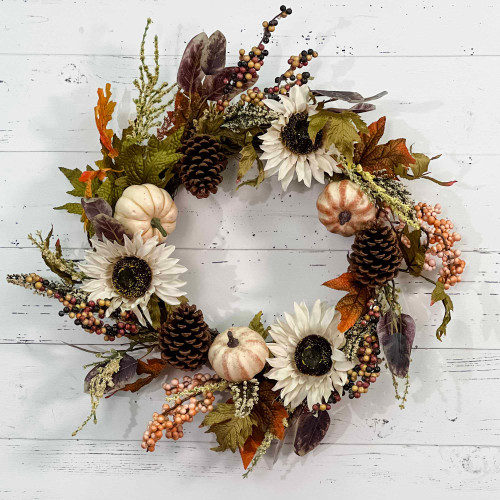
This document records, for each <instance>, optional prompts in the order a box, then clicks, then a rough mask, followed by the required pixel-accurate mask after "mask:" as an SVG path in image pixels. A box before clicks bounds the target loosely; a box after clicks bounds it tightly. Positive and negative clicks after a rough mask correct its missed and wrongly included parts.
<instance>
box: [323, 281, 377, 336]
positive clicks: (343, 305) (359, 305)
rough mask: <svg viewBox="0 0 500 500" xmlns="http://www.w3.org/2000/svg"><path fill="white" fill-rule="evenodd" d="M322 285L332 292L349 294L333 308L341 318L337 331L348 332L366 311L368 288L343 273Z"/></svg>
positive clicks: (368, 295)
mask: <svg viewBox="0 0 500 500" xmlns="http://www.w3.org/2000/svg"><path fill="white" fill-rule="evenodd" d="M323 285H324V286H327V287H328V288H333V289H334V290H342V291H344V292H349V293H348V294H347V295H344V297H342V298H341V299H340V300H339V301H338V303H337V305H336V307H335V309H337V311H339V312H340V316H341V318H340V323H339V330H340V331H341V332H345V331H347V330H349V328H351V327H352V326H354V323H356V321H357V320H358V319H359V317H360V316H361V315H362V314H363V312H364V311H365V309H366V303H367V301H368V299H369V297H370V290H369V288H367V287H365V286H363V285H362V284H361V283H359V282H357V281H356V280H355V279H354V276H353V274H352V273H350V272H347V273H344V274H342V275H340V276H339V277H338V278H335V279H333V280H329V281H326V282H325V283H323Z"/></svg>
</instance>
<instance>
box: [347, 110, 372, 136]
mask: <svg viewBox="0 0 500 500" xmlns="http://www.w3.org/2000/svg"><path fill="white" fill-rule="evenodd" d="M345 113H346V114H348V115H349V116H350V117H351V121H352V122H353V123H354V125H356V128H357V129H358V132H363V133H364V134H366V133H368V125H367V124H366V123H365V122H364V121H363V119H362V118H361V116H359V115H358V113H354V111H345Z"/></svg>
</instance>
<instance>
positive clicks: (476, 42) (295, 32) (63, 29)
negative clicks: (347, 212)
mask: <svg viewBox="0 0 500 500" xmlns="http://www.w3.org/2000/svg"><path fill="white" fill-rule="evenodd" d="M218 5H221V4H219V3H218V2H215V3H206V2H204V1H202V0H191V1H190V3H189V6H190V11H191V12H192V13H193V14H194V15H191V16H186V15H185V12H182V11H180V10H178V8H173V7H172V6H171V5H170V4H169V3H165V2H158V1H157V0H146V1H143V0H133V1H127V5H126V7H125V8H116V2H114V1H113V0H105V1H99V2H95V1H90V2H61V1H60V0H59V1H51V2H46V1H44V2H36V3H34V2H28V3H24V2H23V3H18V2H16V1H15V0H7V1H5V0H4V1H3V2H2V10H3V11H4V12H7V14H6V15H5V16H2V31H0V47H1V50H2V52H3V53H22V54H25V53H28V54H40V53H42V54H47V53H49V54H100V55H107V54H113V55H116V54H120V53H122V54H127V55H135V54H136V53H137V51H138V47H139V43H140V37H141V35H142V31H143V29H144V25H145V23H146V18H147V17H148V16H150V17H152V18H153V20H154V22H155V24H154V25H153V26H152V28H151V30H152V32H153V33H157V34H158V35H159V37H160V46H161V50H162V53H164V54H179V53H181V52H182V50H183V48H184V47H185V44H186V43H187V42H188V40H189V39H190V38H191V37H192V36H194V35H196V34H197V33H199V32H200V31H203V30H205V31H206V32H207V33H208V34H210V33H212V32H213V31H214V30H216V29H220V30H222V31H223V33H224V34H225V35H226V37H227V39H228V42H229V43H228V51H229V53H233V54H235V53H236V52H237V50H238V49H239V48H240V47H241V46H243V47H251V46H252V45H254V44H256V43H257V42H258V40H260V37H261V34H262V32H261V23H262V21H263V20H264V19H270V18H271V17H272V16H273V15H275V14H276V13H277V12H278V9H277V7H278V5H279V4H278V3H271V2H268V3H266V4H262V5H260V6H259V8H258V9H246V11H245V14H244V20H242V13H241V10H240V9H227V8H226V9H225V10H224V15H223V16H222V17H221V16H219V15H215V14H216V12H217V13H218V12H220V10H219V9H220V7H218ZM287 5H288V4H287ZM290 5H292V8H293V11H294V13H293V14H292V15H291V16H290V17H289V18H288V19H286V20H284V21H280V25H279V26H278V28H277V30H276V32H275V34H274V35H273V37H272V42H271V44H270V46H271V49H272V51H273V52H274V53H276V52H277V53H279V54H280V55H286V56H289V55H290V53H292V52H293V53H298V52H299V51H300V50H302V49H303V48H304V47H313V48H315V49H317V50H318V51H320V52H321V53H322V54H325V55H340V56H343V57H349V56H352V55H356V56H421V55H433V56H447V55H463V56H469V55H475V56H477V55H490V54H496V55H498V53H499V52H498V46H497V45H496V44H494V43H492V41H493V40H495V39H496V37H497V30H496V23H495V20H496V19H497V18H498V16H499V15H500V8H499V6H498V4H496V3H495V2H490V1H488V0H476V1H475V2H473V3H469V2H456V1H452V0H442V1H440V2H439V3H433V2H430V1H427V0H425V1H413V2H404V3H402V2H398V1H397V0H385V1H384V2H376V3H374V2H369V1H365V0H363V1H358V2H356V5H355V6H353V5H352V4H351V3H349V2H331V1H328V0H317V1H316V2H315V3H314V9H312V8H311V7H310V4H307V3H305V2H299V1H294V2H291V4H290ZM110 20H112V21H113V22H110ZM243 21H244V22H243ZM478 32H480V33H481V36H477V34H478ZM51 33H57V34H58V36H57V37H54V36H47V35H48V34H51ZM61 40H64V43H61ZM437 41H438V43H436V42H437Z"/></svg>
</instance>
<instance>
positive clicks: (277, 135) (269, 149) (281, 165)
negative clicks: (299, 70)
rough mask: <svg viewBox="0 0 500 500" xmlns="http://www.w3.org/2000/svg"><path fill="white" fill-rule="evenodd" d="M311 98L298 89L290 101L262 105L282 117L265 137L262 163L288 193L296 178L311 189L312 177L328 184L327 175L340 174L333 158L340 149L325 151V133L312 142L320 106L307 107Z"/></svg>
mask: <svg viewBox="0 0 500 500" xmlns="http://www.w3.org/2000/svg"><path fill="white" fill-rule="evenodd" d="M308 96H309V88H308V87H307V86H306V85H302V86H301V87H299V86H297V85H296V86H294V87H292V89H291V90H290V97H287V96H280V102H277V101H275V100H273V99H264V100H263V101H262V102H263V103H264V104H265V105H266V106H267V107H269V108H270V109H272V110H273V111H275V112H277V113H279V114H280V115H281V116H280V117H279V118H278V119H277V120H275V121H273V122H272V123H271V126H270V128H269V129H268V131H267V132H266V133H265V134H263V135H262V136H261V139H262V141H263V144H262V146H261V148H262V150H263V151H264V153H263V154H262V156H261V159H262V160H267V162H266V166H265V168H264V170H265V171H266V174H267V176H271V175H274V174H276V173H277V174H278V180H280V181H281V185H282V186H283V189H284V190H285V191H286V189H287V188H288V185H289V184H290V182H291V181H292V179H293V178H294V176H295V174H296V175H297V179H298V181H299V182H303V183H304V184H305V185H306V186H307V187H310V186H311V179H312V177H314V178H315V179H316V180H317V181H318V182H321V184H324V183H325V173H327V174H329V175H331V174H332V173H333V172H334V171H335V172H340V169H339V168H338V167H337V164H336V162H335V160H334V159H333V158H332V156H331V154H332V153H333V152H336V149H335V148H333V149H330V150H329V151H325V149H324V147H323V146H322V137H323V134H322V132H321V131H320V132H319V133H318V135H317V136H316V140H315V142H314V143H313V142H312V141H311V139H310V138H309V133H308V126H309V122H308V118H309V117H310V116H311V115H314V114H316V106H313V105H310V104H307V100H308Z"/></svg>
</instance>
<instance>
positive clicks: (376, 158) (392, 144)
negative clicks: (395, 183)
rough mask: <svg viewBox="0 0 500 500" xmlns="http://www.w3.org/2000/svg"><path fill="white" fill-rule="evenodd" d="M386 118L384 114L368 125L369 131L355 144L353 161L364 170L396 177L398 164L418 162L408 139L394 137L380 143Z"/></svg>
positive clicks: (406, 165) (361, 135) (362, 134)
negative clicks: (411, 150) (408, 145)
mask: <svg viewBox="0 0 500 500" xmlns="http://www.w3.org/2000/svg"><path fill="white" fill-rule="evenodd" d="M385 121H386V118H385V116H383V117H382V118H380V119H379V120H378V121H376V122H373V123H372V124H371V125H370V126H369V127H368V133H361V134H360V138H361V141H360V142H358V143H357V144H356V145H355V146H354V157H353V162H354V163H355V164H356V165H361V166H362V167H363V170H365V171H367V172H370V173H371V174H374V175H376V174H377V173H382V174H383V175H385V176H388V177H391V178H396V173H395V170H396V169H397V168H398V165H400V164H401V165H404V166H405V167H408V166H409V165H411V164H413V163H415V162H416V160H415V158H413V156H412V155H411V153H410V152H409V151H408V148H407V147H406V139H393V140H390V141H389V142H387V143H386V144H379V141H380V139H381V138H382V136H383V135H384V130H385Z"/></svg>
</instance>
